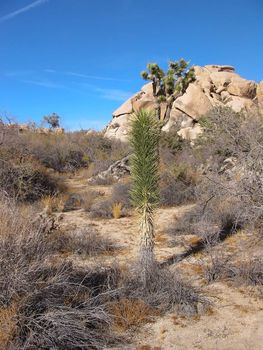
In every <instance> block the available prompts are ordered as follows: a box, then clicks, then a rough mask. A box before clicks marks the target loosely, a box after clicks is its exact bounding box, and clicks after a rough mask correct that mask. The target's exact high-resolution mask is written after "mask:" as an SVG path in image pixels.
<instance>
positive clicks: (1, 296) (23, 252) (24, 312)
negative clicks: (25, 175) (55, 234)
mask: <svg viewBox="0 0 263 350" xmlns="http://www.w3.org/2000/svg"><path fill="white" fill-rule="evenodd" d="M3 218H4V220H3ZM0 219H1V220H0V221H1V222H3V223H4V225H2V226H1V228H0V303H1V308H0V310H1V311H0V314H1V316H2V317H1V321H4V322H5V326H6V328H7V329H6V333H5V336H4V335H3V336H2V339H1V337H0V339H1V341H2V343H5V345H6V346H5V349H10V350H11V349H12V350H13V349H25V350H31V349H51V348H56V349H61V350H62V349H63V350H67V349H68V350H71V349H102V348H104V347H105V346H106V345H109V344H111V343H112V342H113V341H114V340H115V339H116V338H115V336H114V334H112V333H111V322H112V321H111V316H110V314H109V312H108V310H107V307H108V303H109V302H110V301H111V300H113V299H114V298H115V297H116V295H117V290H116V288H117V284H118V280H119V277H118V275H119V272H118V271H117V269H116V268H114V267H113V268H108V267H102V266H98V267H96V268H93V269H79V268H76V267H74V266H73V265H72V263H67V262H62V263H58V264H56V263H55V262H54V260H53V259H52V258H53V256H54V254H55V253H56V251H55V249H56V246H55V245H53V242H52V241H50V238H51V237H52V234H51V236H50V235H49V236H47V235H45V234H44V233H43V230H41V228H38V227H36V225H35V224H33V223H32V221H33V220H32V216H30V215H29V216H28V217H26V216H25V217H22V216H21V213H20V212H19V209H18V208H17V207H16V206H15V203H14V202H12V201H10V200H7V199H3V198H2V200H1V202H0ZM92 240H93V241H92ZM95 242H96V239H94V236H93V237H90V238H89V244H90V246H89V247H87V245H86V244H87V242H85V245H84V247H83V249H89V250H95V249H98V248H97V246H95V244H96V243H95ZM97 243H98V240H97ZM75 244H77V246H78V247H79V246H80V247H81V244H80V243H79V242H77V243H75ZM100 244H101V242H100ZM103 244H104V242H103ZM104 248H105V244H104ZM104 248H103V249H104ZM14 305H15V306H16V307H14ZM4 308H5V310H6V311H3V310H4ZM11 311H12V312H11ZM5 319H6V320H5ZM13 320H15V324H14V323H13ZM0 325H1V326H2V324H1V322H0ZM14 325H15V327H14ZM11 336H12V337H11ZM11 338H12V339H11ZM9 340H10V341H9ZM8 341H9V343H10V344H8Z"/></svg>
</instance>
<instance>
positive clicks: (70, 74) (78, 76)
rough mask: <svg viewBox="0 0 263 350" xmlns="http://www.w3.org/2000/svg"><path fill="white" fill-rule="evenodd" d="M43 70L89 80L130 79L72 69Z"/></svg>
mask: <svg viewBox="0 0 263 350" xmlns="http://www.w3.org/2000/svg"><path fill="white" fill-rule="evenodd" d="M44 71H45V72H46V73H57V74H62V75H67V76H71V77H76V78H83V79H91V80H105V81H126V82H127V81H130V80H128V79H121V78H112V77H104V76H100V75H90V74H83V73H79V72H72V71H66V72H59V71H56V70H55V69H45V70H44Z"/></svg>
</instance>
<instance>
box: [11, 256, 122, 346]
mask: <svg viewBox="0 0 263 350" xmlns="http://www.w3.org/2000/svg"><path fill="white" fill-rule="evenodd" d="M113 274H114V272H113V270H109V269H108V270H105V269H99V270H98V271H91V270H90V271H87V270H86V271H85V270H79V271H78V270H76V269H75V268H73V267H72V265H65V263H64V264H62V265H60V266H58V267H54V266H53V267H51V268H50V269H46V270H44V271H43V269H42V278H43V277H44V276H45V279H44V281H41V280H40V281H39V282H42V283H38V284H37V286H36V288H35V289H34V290H32V291H31V292H30V293H28V294H27V295H26V297H25V298H24V300H23V303H22V304H21V306H20V308H19V309H18V315H17V319H18V331H17V334H16V337H15V339H14V340H13V342H14V343H15V345H16V346H18V347H19V346H20V347H23V349H28V350H29V349H33V348H38V349H49V348H56V349H61V350H62V349H74V348H76V349H101V348H103V347H104V346H105V345H107V344H110V343H112V342H113V340H115V339H114V334H113V333H111V332H110V325H111V316H110V314H109V312H108V311H107V304H108V302H109V301H110V300H111V299H112V298H114V295H115V293H116V292H114V287H115V281H114V279H113V276H114V275H113ZM43 275H44V276H43ZM39 276H40V274H39V272H38V277H39Z"/></svg>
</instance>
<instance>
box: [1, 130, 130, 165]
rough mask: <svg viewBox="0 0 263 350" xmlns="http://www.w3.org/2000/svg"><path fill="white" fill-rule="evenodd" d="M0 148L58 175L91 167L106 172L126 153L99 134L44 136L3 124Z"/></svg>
mask: <svg viewBox="0 0 263 350" xmlns="http://www.w3.org/2000/svg"><path fill="white" fill-rule="evenodd" d="M0 147H1V149H8V150H9V151H10V150H13V151H15V152H16V153H20V154H22V155H23V156H24V157H33V158H34V159H36V160H37V161H39V162H40V163H41V164H42V165H44V166H45V167H47V168H52V169H54V170H56V171H59V172H68V171H75V170H77V169H80V168H82V167H88V166H90V165H91V164H94V167H93V168H94V169H95V171H98V172H99V171H101V170H100V169H102V168H103V170H106V168H107V167H108V166H109V165H110V164H111V163H113V162H114V161H116V160H118V159H120V158H122V157H124V156H125V155H127V152H128V149H127V147H126V146H125V145H123V143H121V142H119V141H115V140H110V139H108V138H105V137H104V136H103V134H102V133H99V132H92V133H88V134H87V132H85V131H78V132H67V133H64V134H56V133H52V132H50V133H48V134H45V133H39V132H37V129H36V128H32V129H31V131H24V132H19V128H18V127H17V126H15V125H14V127H10V126H7V125H5V124H3V123H1V125H0ZM96 168H97V169H96Z"/></svg>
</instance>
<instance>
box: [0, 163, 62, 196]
mask: <svg viewBox="0 0 263 350" xmlns="http://www.w3.org/2000/svg"><path fill="white" fill-rule="evenodd" d="M0 165H1V166H0V189H1V190H2V191H5V192H6V193H7V194H8V195H9V196H11V197H13V198H16V199H17V200H19V201H28V202H32V201H35V200H37V199H39V198H41V197H44V196H48V195H52V196H54V195H55V194H57V193H59V192H62V191H63V190H64V189H65V186H64V185H63V184H62V182H61V181H60V179H59V178H58V177H56V176H55V175H51V174H49V173H48V172H47V171H46V169H45V168H44V167H43V166H40V165H39V164H37V163H36V162H35V161H33V160H30V159H29V160H25V159H21V161H16V160H12V159H6V160H4V159H0Z"/></svg>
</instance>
